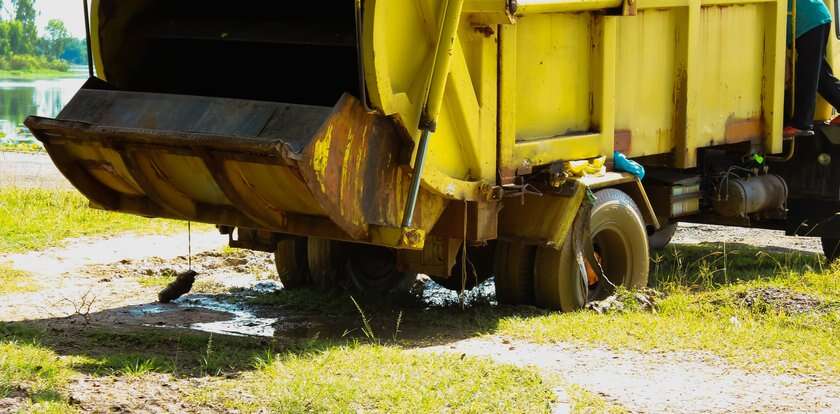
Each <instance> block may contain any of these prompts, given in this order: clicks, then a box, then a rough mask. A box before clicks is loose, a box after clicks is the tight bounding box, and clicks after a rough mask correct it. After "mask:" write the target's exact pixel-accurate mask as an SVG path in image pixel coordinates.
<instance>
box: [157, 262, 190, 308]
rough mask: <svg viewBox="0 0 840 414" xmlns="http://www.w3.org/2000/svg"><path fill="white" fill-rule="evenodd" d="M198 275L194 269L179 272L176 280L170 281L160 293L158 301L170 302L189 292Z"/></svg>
mask: <svg viewBox="0 0 840 414" xmlns="http://www.w3.org/2000/svg"><path fill="white" fill-rule="evenodd" d="M197 275H198V273H196V272H195V271H194V270H187V271H186V272H182V273H179V274H178V277H176V278H175V281H174V282H172V283H170V284H169V285H168V286H166V288H165V289H163V290H161V291H160V293H158V301H159V302H160V303H169V302H172V301H173V300H175V299H178V298H180V297H181V296H183V295H185V294H187V293H189V291H190V290H191V289H192V287H193V283H195V277H196V276H197Z"/></svg>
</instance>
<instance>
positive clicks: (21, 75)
mask: <svg viewBox="0 0 840 414" xmlns="http://www.w3.org/2000/svg"><path fill="white" fill-rule="evenodd" d="M78 77H79V74H77V73H74V72H71V71H64V72H63V71H59V70H51V69H35V70H25V71H22V70H0V79H11V80H33V79H60V78H78Z"/></svg>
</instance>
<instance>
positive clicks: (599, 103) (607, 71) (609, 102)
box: [593, 17, 618, 157]
mask: <svg viewBox="0 0 840 414" xmlns="http://www.w3.org/2000/svg"><path fill="white" fill-rule="evenodd" d="M596 21H597V24H598V30H599V32H600V33H599V35H600V36H599V38H598V43H599V44H598V45H597V46H598V47H597V48H596V49H600V52H601V53H600V55H599V56H598V57H597V59H595V61H596V62H595V68H594V69H595V70H594V72H595V73H596V74H598V73H600V76H597V75H596V76H595V82H594V83H595V85H593V94H594V97H595V99H594V108H593V109H594V119H596V120H597V121H596V122H597V123H598V124H597V125H596V127H597V128H598V130H599V131H600V132H601V134H600V149H601V155H606V156H607V157H612V153H613V147H614V146H615V105H616V100H615V93H616V89H615V87H616V85H615V77H616V74H615V68H616V56H617V54H618V52H617V49H616V42H617V37H616V36H617V30H618V29H617V28H618V18H617V17H602V18H600V19H598V20H596Z"/></svg>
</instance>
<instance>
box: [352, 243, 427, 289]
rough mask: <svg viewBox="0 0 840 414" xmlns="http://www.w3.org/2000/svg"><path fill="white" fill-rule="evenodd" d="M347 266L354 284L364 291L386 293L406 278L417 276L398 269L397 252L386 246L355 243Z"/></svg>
mask: <svg viewBox="0 0 840 414" xmlns="http://www.w3.org/2000/svg"><path fill="white" fill-rule="evenodd" d="M346 266H347V267H346V268H347V275H348V276H349V277H350V280H351V281H352V282H353V285H354V286H355V287H356V288H357V289H358V290H360V291H362V292H374V293H385V292H388V291H390V290H392V289H394V288H395V287H396V286H397V284H399V283H400V282H402V281H403V280H405V279H406V278H412V277H413V278H416V277H417V274H416V273H413V274H412V273H408V272H400V271H399V270H397V255H396V252H395V251H394V250H393V249H388V248H385V247H377V246H365V245H353V246H352V247H350V248H349V250H348V258H347V262H346Z"/></svg>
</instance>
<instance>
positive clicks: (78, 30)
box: [35, 0, 85, 37]
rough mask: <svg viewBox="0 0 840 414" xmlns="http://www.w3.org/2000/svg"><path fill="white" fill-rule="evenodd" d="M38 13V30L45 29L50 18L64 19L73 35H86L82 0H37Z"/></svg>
mask: <svg viewBox="0 0 840 414" xmlns="http://www.w3.org/2000/svg"><path fill="white" fill-rule="evenodd" d="M35 6H36V7H37V8H38V11H39V12H40V14H39V15H38V30H43V28H44V26H46V25H47V22H48V21H50V19H60V20H63V21H64V24H65V26H67V30H69V31H70V34H71V35H73V37H85V20H84V13H83V12H82V2H81V0H35Z"/></svg>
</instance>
